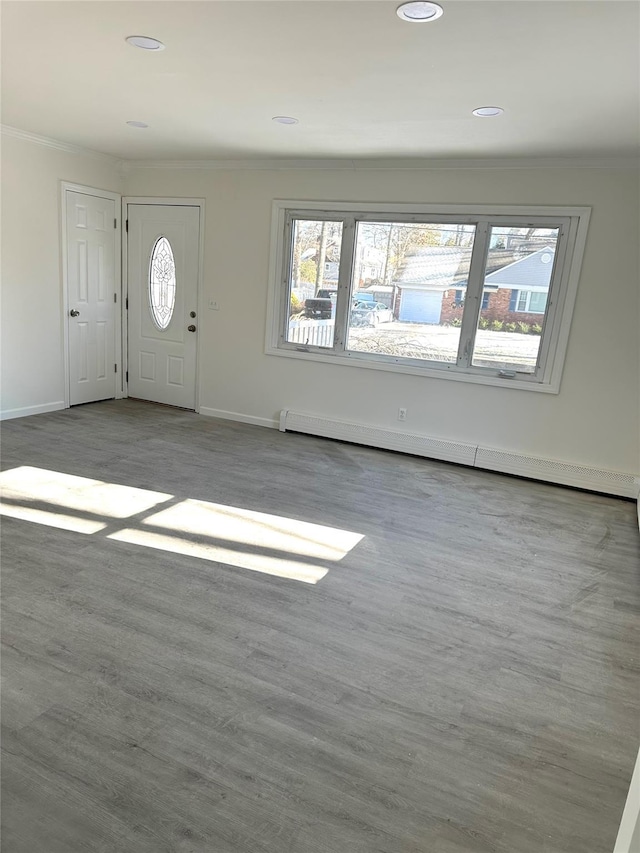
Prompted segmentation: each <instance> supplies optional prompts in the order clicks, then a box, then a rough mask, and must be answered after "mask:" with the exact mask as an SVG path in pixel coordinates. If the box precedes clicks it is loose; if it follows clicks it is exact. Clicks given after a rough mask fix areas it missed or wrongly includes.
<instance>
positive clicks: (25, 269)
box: [0, 134, 122, 416]
mask: <svg viewBox="0 0 640 853" xmlns="http://www.w3.org/2000/svg"><path fill="white" fill-rule="evenodd" d="M1 153H2V326H1V333H2V374H1V377H2V378H1V394H2V397H1V400H2V402H1V404H0V411H1V412H2V414H3V416H16V415H21V414H25V415H26V414H33V413H34V412H38V411H43V410H45V409H51V408H61V407H62V406H63V405H64V360H63V326H62V322H63V318H62V276H61V256H60V181H61V180H63V181H70V182H75V183H79V184H85V185H87V186H91V187H96V188H98V189H105V190H111V191H112V192H120V191H121V188H122V187H121V183H122V177H121V175H120V172H119V170H118V166H117V161H115V160H112V159H110V158H106V157H100V156H93V155H90V154H86V155H85V154H76V153H73V152H68V151H61V150H56V149H53V148H50V147H46V146H43V145H41V144H37V143H34V142H31V141H26V140H24V139H19V138H14V137H12V136H9V135H7V134H3V135H2V152H1Z"/></svg>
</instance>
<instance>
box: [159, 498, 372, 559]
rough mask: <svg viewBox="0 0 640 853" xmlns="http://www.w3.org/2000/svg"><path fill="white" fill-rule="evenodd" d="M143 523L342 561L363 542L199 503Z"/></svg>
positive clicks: (295, 522)
mask: <svg viewBox="0 0 640 853" xmlns="http://www.w3.org/2000/svg"><path fill="white" fill-rule="evenodd" d="M143 524H144V525H145V526H146V525H152V526H153V527H157V528H161V529H163V530H176V531H180V532H182V533H190V534H193V535H195V536H213V537H215V538H216V539H225V540H227V541H228V542H238V543H242V544H244V545H251V546H252V547H255V548H267V549H269V550H277V551H283V552H285V553H287V554H299V555H300V556H302V557H313V558H315V559H318V560H341V559H342V558H343V557H344V556H345V554H348V553H349V551H351V549H352V548H353V547H354V546H355V545H357V544H358V542H359V541H360V540H361V539H362V536H361V535H360V534H359V533H351V532H350V531H349V530H338V529H337V528H335V527H324V526H323V525H320V524H311V523H309V522H306V521H298V520H297V519H295V518H285V517H283V516H278V515H267V514H266V513H263V512H252V511H251V510H246V509H238V508H236V507H232V506H225V505H222V504H214V503H210V502H209V501H195V500H185V501H182V502H181V503H179V504H176V505H175V506H171V507H168V508H167V509H163V510H160V512H158V513H155V514H154V515H149V516H147V518H145V520H144V522H143Z"/></svg>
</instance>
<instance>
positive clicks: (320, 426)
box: [279, 409, 476, 465]
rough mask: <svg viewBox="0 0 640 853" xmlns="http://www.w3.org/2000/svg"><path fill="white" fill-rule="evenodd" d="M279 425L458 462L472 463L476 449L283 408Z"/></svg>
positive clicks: (470, 446) (293, 430)
mask: <svg viewBox="0 0 640 853" xmlns="http://www.w3.org/2000/svg"><path fill="white" fill-rule="evenodd" d="M279 428H280V430H281V431H282V432H287V431H289V432H304V433H309V434H310V435H319V436H324V437H325V438H338V439H341V440H342V441H352V442H353V443H354V444H365V445H367V446H368V447H380V448H382V449H383V450H398V451H400V452H403V453H413V454H415V455H416V456H426V457H428V458H429V459H442V460H444V461H445V462H459V463H461V464H462V465H473V460H474V458H475V453H476V448H475V446H474V445H472V444H463V443H462V442H459V441H444V440H442V439H439V438H430V437H429V436H426V435H418V434H416V433H409V432H397V431H396V430H391V429H383V428H380V427H372V426H367V425H365V424H354V423H348V422H347V421H334V420H329V419H328V418H320V417H316V416H314V415H303V414H301V413H299V412H291V411H288V410H286V409H285V410H284V411H283V412H281V414H280V427H279Z"/></svg>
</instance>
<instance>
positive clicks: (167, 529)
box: [0, 466, 364, 584]
mask: <svg viewBox="0 0 640 853" xmlns="http://www.w3.org/2000/svg"><path fill="white" fill-rule="evenodd" d="M0 493H1V495H2V501H3V502H2V504H0V513H2V514H3V515H6V516H10V517H12V518H17V519H20V520H21V521H30V522H33V523H36V524H43V525H46V526H48V527H58V528H60V529H62V530H70V531H73V532H75V533H85V534H98V533H100V532H101V531H104V530H105V529H106V528H108V531H107V532H106V533H105V536H106V538H107V539H112V540H114V541H117V542H126V543H128V544H130V545H140V546H143V547H146V548H154V549H157V550H160V551H168V552H171V553H174V554H184V555H185V556H188V557H196V558H198V559H201V560H208V561H210V562H216V563H223V564H225V565H228V566H236V567H238V568H242V569H248V570H250V571H254V572H262V573H264V574H268V575H274V576H276V577H281V578H289V579H293V580H298V581H301V582H303V583H312V584H315V583H317V582H318V581H319V580H321V579H322V578H323V577H324V576H325V575H326V574H327V572H328V571H329V569H328V567H327V566H324V565H320V564H318V563H317V561H322V562H326V561H330V562H334V563H335V562H338V561H340V560H342V559H343V558H344V557H345V556H346V555H347V554H348V553H349V552H350V551H351V550H352V549H353V548H355V546H356V545H357V544H358V543H359V542H360V541H361V540H362V539H363V538H364V537H363V536H362V534H360V533H354V532H352V531H349V530H341V529H339V528H336V527H327V526H326V525H322V524H314V523H311V522H308V521H299V520H297V519H295V518H289V517H285V516H278V515H270V514H268V513H263V512H257V511H255V510H247V509H242V508H239V507H233V506H227V505H224V504H216V503H211V502H209V501H201V500H193V499H190V498H187V499H185V500H179V499H178V498H176V497H174V496H173V495H169V494H164V493H162V492H154V491H150V490H148V489H138V488H133V487H131V486H122V485H118V484H116V483H105V482H103V481H102V480H91V479H88V478H86V477H77V476H74V475H72V474H64V473H61V472H59V471H48V470H46V469H43V468H33V467H30V466H22V467H20V468H13V469H11V470H9V471H4V472H2V473H0ZM170 501H177V502H176V503H174V504H173V505H171V506H168V507H166V508H164V509H160V510H158V504H161V503H167V502H170ZM65 510H66V511H65ZM72 512H76V513H78V515H73V514H71V513H72ZM134 516H137V518H133V517H134ZM124 519H127V521H126V522H124V521H122V525H120V524H119V523H118V522H119V521H120V520H124ZM125 524H126V526H123V525H125ZM114 527H115V528H119V529H114Z"/></svg>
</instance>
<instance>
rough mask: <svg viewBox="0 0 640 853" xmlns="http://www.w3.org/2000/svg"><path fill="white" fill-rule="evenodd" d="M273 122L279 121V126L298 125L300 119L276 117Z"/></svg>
mask: <svg viewBox="0 0 640 853" xmlns="http://www.w3.org/2000/svg"><path fill="white" fill-rule="evenodd" d="M271 121H277V122H278V124H298V119H297V118H294V117H293V116H274V117H273V118H272V119H271Z"/></svg>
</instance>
